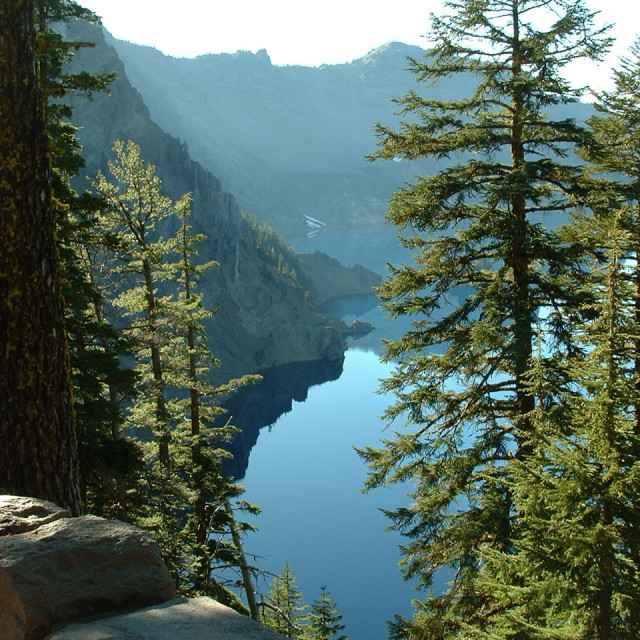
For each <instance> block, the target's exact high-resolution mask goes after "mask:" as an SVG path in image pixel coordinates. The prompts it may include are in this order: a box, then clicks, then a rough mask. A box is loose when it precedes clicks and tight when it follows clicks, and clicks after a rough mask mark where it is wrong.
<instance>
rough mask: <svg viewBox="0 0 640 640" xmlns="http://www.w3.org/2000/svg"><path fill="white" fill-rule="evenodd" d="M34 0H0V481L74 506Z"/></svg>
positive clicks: (76, 490)
mask: <svg viewBox="0 0 640 640" xmlns="http://www.w3.org/2000/svg"><path fill="white" fill-rule="evenodd" d="M36 51H37V45H36V24H35V6H34V2H33V0H28V1H25V2H19V3H16V2H14V1H13V0H3V2H1V3H0V93H1V94H2V100H1V101H0V128H1V129H2V134H1V136H0V155H1V157H2V158H3V161H2V163H1V167H0V208H1V215H0V241H1V244H2V251H1V252H0V327H1V334H0V335H1V336H2V337H1V338H0V377H1V378H2V384H1V385H0V437H1V440H2V446H1V447H0V486H2V488H3V490H4V491H8V492H13V493H16V494H18V495H30V496H35V497H38V498H44V499H48V500H52V501H54V502H56V503H58V504H60V505H62V506H65V507H67V508H69V509H70V510H71V511H72V513H74V514H77V513H79V512H80V510H81V509H82V496H81V490H80V480H79V475H78V459H77V444H76V434H75V422H74V414H73V406H72V393H71V382H70V367H69V355H68V347H67V342H66V338H65V331H64V312H63V305H62V298H61V294H60V281H59V273H60V269H59V258H58V255H57V250H56V244H55V209H54V204H53V201H52V196H51V175H50V171H51V166H50V161H49V152H50V148H49V139H48V135H47V132H46V125H45V113H44V96H43V94H42V91H41V84H40V78H39V77H38V75H37V73H36V70H38V72H39V71H40V68H39V65H38V61H37V59H36V57H35V56H36Z"/></svg>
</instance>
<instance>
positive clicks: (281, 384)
mask: <svg viewBox="0 0 640 640" xmlns="http://www.w3.org/2000/svg"><path fill="white" fill-rule="evenodd" d="M343 366H344V357H343V358H341V359H339V360H314V361H311V362H298V363H291V364H285V365H280V366H278V367H271V368H269V369H265V370H263V371H261V372H260V374H261V375H262V380H261V381H260V382H258V383H256V384H254V385H251V386H249V387H247V388H245V389H242V390H240V391H239V392H237V393H235V394H234V395H233V396H231V397H230V398H229V399H228V400H227V401H226V402H225V403H224V407H225V409H227V411H228V413H227V417H230V418H231V424H233V425H234V426H236V427H238V428H239V429H241V431H240V432H239V433H237V434H236V436H235V438H234V439H233V442H231V443H230V444H229V446H228V447H227V448H228V449H229V451H230V453H232V454H233V458H231V459H229V460H225V461H224V463H223V473H224V474H225V475H228V476H231V477H233V478H234V479H236V480H241V479H242V478H244V476H245V473H246V471H247V467H248V465H249V455H250V454H251V449H252V448H253V446H254V445H255V444H256V442H257V440H258V435H259V433H260V429H262V428H263V427H268V426H270V425H272V424H274V423H275V422H276V420H277V419H278V418H279V417H280V416H282V415H283V414H286V413H289V411H291V409H292V407H293V402H294V401H295V402H304V401H305V400H306V399H307V395H308V392H309V389H310V388H311V387H313V386H314V385H319V384H323V383H324V382H329V381H331V380H337V379H338V378H339V377H340V376H341V375H342V369H343Z"/></svg>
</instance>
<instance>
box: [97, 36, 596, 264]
mask: <svg viewBox="0 0 640 640" xmlns="http://www.w3.org/2000/svg"><path fill="white" fill-rule="evenodd" d="M107 37H108V39H109V42H111V43H112V44H113V46H114V47H115V48H116V50H117V51H118V53H119V55H120V57H121V59H122V61H123V62H124V65H125V68H126V70H127V74H128V75H129V77H130V78H131V81H132V83H133V85H134V86H135V87H136V88H137V89H138V90H139V91H140V93H141V94H142V95H143V97H144V99H145V101H146V103H147V105H148V106H149V108H150V110H151V115H152V117H153V118H154V119H155V120H156V121H157V122H158V123H159V124H160V126H162V127H163V128H164V129H165V130H166V131H168V132H170V133H171V134H173V135H177V136H179V137H180V138H181V139H182V140H185V141H186V142H187V143H188V144H189V148H190V150H191V152H192V153H193V156H194V158H196V159H197V160H198V161H199V162H201V163H202V164H203V165H204V166H205V167H207V168H208V169H210V170H212V171H214V173H216V175H218V176H219V177H220V179H221V180H222V182H223V184H224V186H225V188H228V189H230V190H231V191H232V192H233V193H234V194H236V195H237V197H238V200H239V202H240V203H241V204H242V205H243V206H244V207H246V208H248V209H249V210H250V211H252V212H253V213H254V214H256V215H257V216H259V217H261V218H262V219H265V220H267V221H268V222H270V223H271V224H272V225H273V226H274V227H275V228H276V229H278V230H279V231H280V232H281V233H283V234H284V235H285V236H286V237H287V239H289V240H291V241H294V239H296V238H297V237H298V236H300V235H302V234H303V233H304V232H305V231H306V227H305V224H306V223H305V215H307V216H311V217H313V218H317V219H320V220H321V221H322V222H323V223H325V224H326V226H327V228H328V229H336V228H354V227H356V228H357V227H362V226H365V225H372V224H380V223H381V222H382V220H383V217H384V214H385V212H386V209H387V200H388V199H389V197H390V195H391V193H392V192H393V191H394V190H395V189H397V188H398V187H399V186H400V185H402V184H404V183H405V182H406V181H407V180H413V178H414V176H415V174H421V175H426V174H429V173H431V172H433V170H434V169H435V168H436V166H437V165H436V163H435V161H434V160H422V161H419V162H405V161H402V162H386V163H382V162H376V163H370V162H368V161H367V160H366V159H365V156H366V155H368V154H371V153H373V151H374V150H375V148H376V144H377V139H376V137H375V135H374V124H375V123H376V122H382V123H384V124H387V125H394V124H395V123H396V122H397V118H396V117H395V115H394V111H396V110H397V108H398V107H397V105H394V104H393V103H392V102H391V99H392V98H395V97H400V96H404V95H405V94H406V93H407V91H408V90H409V89H413V90H415V91H417V92H418V93H419V94H423V95H425V96H426V97H437V98H443V99H455V98H457V97H462V96H464V95H466V94H467V93H468V91H469V88H470V86H472V85H474V84H475V79H474V78H473V77H472V76H471V75H469V76H468V84H466V86H465V80H464V79H461V78H455V79H445V80H443V81H441V82H438V84H437V86H434V87H426V86H425V85H419V84H416V82H415V77H414V75H413V74H412V73H411V72H409V71H408V67H409V64H408V62H407V57H413V58H415V59H418V60H422V59H423V58H424V51H423V50H422V49H420V48H419V47H415V46H409V45H405V44H402V43H399V42H392V43H388V44H384V45H382V46H380V47H378V48H377V49H375V50H373V51H371V52H370V53H368V54H367V55H366V56H363V57H362V58H359V59H357V60H354V61H353V62H351V63H348V64H339V65H323V66H321V67H318V68H314V67H301V66H284V67H279V66H275V65H273V64H272V63H271V60H270V59H269V56H268V54H267V52H265V51H259V52H258V53H256V54H253V53H250V52H246V51H239V52H237V53H235V54H216V55H203V56H199V57H197V58H193V59H188V58H172V57H169V56H165V55H163V54H162V53H160V52H159V51H157V50H155V49H153V48H150V47H142V46H138V45H133V44H130V43H127V42H122V41H118V40H115V39H112V38H111V37H110V36H107ZM558 108H559V109H561V110H562V113H563V115H565V116H571V117H577V118H583V117H585V115H587V114H588V113H590V112H591V109H590V107H589V106H587V105H580V104H578V105H561V106H559V107H558ZM334 257H336V256H335V255H334Z"/></svg>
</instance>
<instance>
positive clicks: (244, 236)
mask: <svg viewBox="0 0 640 640" xmlns="http://www.w3.org/2000/svg"><path fill="white" fill-rule="evenodd" d="M61 30H62V31H63V33H64V37H65V38H67V39H68V40H69V41H72V42H75V41H79V42H93V41H95V43H96V47H95V49H92V48H87V49H81V50H80V51H78V52H77V54H76V55H75V57H74V63H73V66H72V67H71V69H70V71H71V72H73V73H78V72H80V71H89V72H91V73H105V72H110V71H115V72H116V73H117V75H118V79H117V80H115V81H114V82H113V84H112V85H111V87H110V94H109V95H106V94H97V95H96V96H95V98H94V100H92V101H88V100H87V99H86V98H83V97H71V96H70V97H69V98H68V100H69V104H70V105H71V106H72V107H73V118H72V122H73V124H74V125H76V126H78V127H80V129H79V131H78V138H79V141H80V143H81V144H82V146H83V157H84V159H85V161H86V163H87V166H86V174H87V175H89V176H92V175H95V172H96V171H97V170H98V169H99V170H101V171H102V172H103V173H105V174H106V175H107V176H109V171H108V167H107V162H108V160H109V159H110V158H111V157H112V156H113V154H112V152H111V147H112V145H113V141H114V139H121V140H129V139H130V140H133V141H134V142H136V143H137V144H139V145H140V148H141V152H142V156H143V158H144V159H145V161H146V162H149V163H151V164H153V165H155V167H156V174H157V175H158V177H159V178H160V179H161V180H162V185H163V191H164V193H165V195H167V196H168V197H170V198H172V199H174V200H175V199H177V198H179V197H181V196H182V195H183V194H185V193H190V194H191V196H192V209H193V217H192V220H191V223H192V225H193V231H194V233H200V232H203V233H204V234H205V235H206V240H204V241H203V242H201V243H198V247H197V250H198V257H199V259H200V260H201V261H202V262H206V261H208V260H216V261H217V262H218V264H219V266H218V267H216V268H215V269H211V270H209V271H207V272H205V273H204V274H202V277H201V279H200V281H199V290H200V293H202V294H203V296H204V304H205V306H206V307H207V308H210V309H213V308H217V307H219V311H218V313H216V314H215V315H214V316H213V318H211V319H209V320H208V321H206V322H205V330H206V332H207V337H208V344H209V347H210V348H211V351H212V353H213V354H214V355H215V356H216V358H217V359H219V360H220V362H221V368H220V369H214V370H212V371H211V375H212V378H213V382H216V383H223V382H226V381H228V380H229V379H230V378H234V377H237V376H241V375H243V374H245V373H256V372H257V371H259V370H260V369H263V368H266V367H272V366H276V365H280V364H285V363H290V362H307V361H311V360H322V359H326V360H340V359H341V358H342V357H343V354H344V350H345V348H346V346H345V342H344V340H343V338H342V336H341V334H340V326H339V322H338V321H336V320H335V319H333V318H329V317H327V316H326V315H325V314H323V313H321V312H320V311H319V310H318V309H317V308H316V307H315V305H314V304H312V302H311V300H310V299H309V296H308V295H307V292H306V291H305V290H304V289H303V288H302V287H301V286H300V285H299V284H298V283H296V282H295V281H294V279H292V278H291V277H288V276H287V275H286V274H285V273H282V272H281V271H279V269H278V264H277V261H276V263H274V262H273V261H272V260H271V261H270V260H268V259H267V258H265V256H264V255H262V254H261V253H260V251H259V250H258V247H257V241H256V236H255V233H254V231H253V230H252V227H251V225H250V224H249V223H248V222H247V220H246V219H245V217H244V216H243V215H242V212H241V209H240V207H239V206H238V204H237V203H236V201H235V198H234V197H233V196H232V195H230V194H229V193H227V192H225V191H224V190H223V188H222V185H221V183H220V181H219V180H218V178H216V177H215V176H214V175H213V174H211V173H210V172H209V171H207V170H205V169H204V168H203V167H202V166H201V165H200V164H198V163H197V162H194V161H193V160H192V159H191V157H190V155H189V153H188V151H187V148H186V146H185V145H184V144H183V143H181V142H180V141H179V140H177V139H175V138H172V137H171V136H170V135H168V134H166V133H165V132H164V131H162V130H161V129H160V127H159V126H158V125H157V124H156V123H155V122H153V121H152V120H151V118H150V115H149V110H148V109H147V107H146V106H145V104H144V102H143V100H142V98H141V96H140V94H139V93H138V92H137V91H136V90H135V89H134V88H133V87H132V86H131V84H130V83H129V81H128V79H127V75H126V73H125V70H124V66H123V64H122V62H121V61H120V60H119V59H118V56H117V54H116V52H115V50H114V49H113V48H112V47H111V46H109V45H108V44H107V43H106V42H105V40H104V36H103V33H102V31H100V30H99V29H98V28H97V27H94V26H92V25H89V24H88V23H86V22H83V21H75V22H71V23H65V24H64V25H62V26H61ZM80 177H82V176H80ZM84 186H86V183H84V184H83V183H82V181H79V182H78V183H77V184H76V187H77V188H79V189H82V188H84ZM159 231H160V232H161V233H162V234H164V235H165V237H166V236H167V235H169V234H170V233H172V232H173V231H175V228H170V223H168V222H167V226H165V227H163V228H162V229H159Z"/></svg>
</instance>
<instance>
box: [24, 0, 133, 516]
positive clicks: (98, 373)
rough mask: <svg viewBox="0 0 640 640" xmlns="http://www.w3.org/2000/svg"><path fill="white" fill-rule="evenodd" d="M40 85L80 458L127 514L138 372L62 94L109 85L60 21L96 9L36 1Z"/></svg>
mask: <svg viewBox="0 0 640 640" xmlns="http://www.w3.org/2000/svg"><path fill="white" fill-rule="evenodd" d="M36 16H37V27H38V39H39V42H40V47H39V49H38V58H39V61H40V68H41V78H40V84H41V86H42V88H43V92H44V94H45V96H46V97H47V98H48V100H47V104H46V120H47V129H48V132H49V136H50V140H51V158H52V174H51V175H52V190H53V197H54V200H55V202H56V203H57V206H56V213H57V220H56V223H57V229H56V231H57V233H56V240H57V245H58V251H59V255H60V261H61V280H62V283H63V285H62V295H63V298H64V302H65V330H66V333H67V338H68V343H69V352H70V361H71V381H72V385H73V396H74V408H75V413H76V431H77V439H78V449H79V451H78V458H79V464H80V474H81V478H82V484H83V487H84V490H85V493H86V495H85V502H86V508H87V510H88V511H90V512H92V513H96V514H98V515H103V516H116V517H118V518H120V519H127V505H126V502H127V498H126V483H125V478H127V477H131V476H133V475H134V474H135V473H136V471H137V470H139V467H140V463H141V460H140V454H139V451H138V448H137V447H136V446H135V444H134V443H133V441H132V440H131V439H130V438H127V437H125V436H124V435H123V433H122V424H123V420H124V417H123V411H122V408H121V405H120V402H119V400H121V399H123V398H125V397H128V396H131V395H132V393H133V381H134V376H133V375H132V374H133V372H132V371H130V370H126V369H124V368H123V366H122V365H121V357H122V356H123V355H125V354H126V353H127V349H128V346H127V344H126V341H125V340H123V339H122V336H121V335H120V334H118V333H117V332H116V331H115V330H114V328H113V326H112V325H111V323H109V322H108V321H107V319H106V317H105V316H104V314H103V313H102V307H103V306H104V298H103V295H102V293H101V292H100V291H99V289H98V287H97V286H96V280H95V277H94V273H93V265H92V264H91V259H90V257H91V254H92V252H93V249H92V247H97V246H99V245H100V244H103V243H104V242H105V239H104V238H101V237H100V234H99V233H98V230H97V228H96V225H95V210H96V208H97V207H98V206H99V202H98V201H97V199H95V198H92V197H91V196H90V195H89V194H87V193H85V194H82V195H79V194H78V193H77V192H76V191H75V190H74V189H73V188H72V187H71V180H72V179H73V178H74V177H75V176H76V175H77V173H78V171H79V170H80V169H81V168H82V167H83V166H84V159H83V158H82V155H81V149H80V145H79V143H78V141H77V137H76V129H75V127H74V126H73V125H72V124H71V123H70V122H69V119H71V117H72V113H71V109H70V108H69V107H68V105H66V104H65V103H64V102H62V101H61V100H60V98H62V97H64V96H66V95H68V94H69V93H81V94H84V95H86V96H87V98H90V97H91V96H92V94H93V92H95V91H105V90H106V89H107V87H108V85H109V83H110V82H111V80H112V78H113V74H110V73H107V74H101V75H94V74H90V73H86V72H82V73H77V74H69V73H67V72H66V70H65V66H64V65H65V63H66V62H68V61H70V60H71V57H72V52H73V51H75V50H76V49H78V48H80V47H91V46H93V43H90V42H67V41H66V40H64V38H63V37H62V36H61V34H60V33H59V27H60V25H61V24H62V23H65V22H68V21H71V20H76V19H83V20H89V21H91V22H94V23H98V22H99V21H98V18H97V16H95V15H94V14H93V13H92V12H90V11H89V10H87V9H84V8H83V7H80V6H79V5H78V4H77V3H75V2H73V1H72V0H37V2H36Z"/></svg>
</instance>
